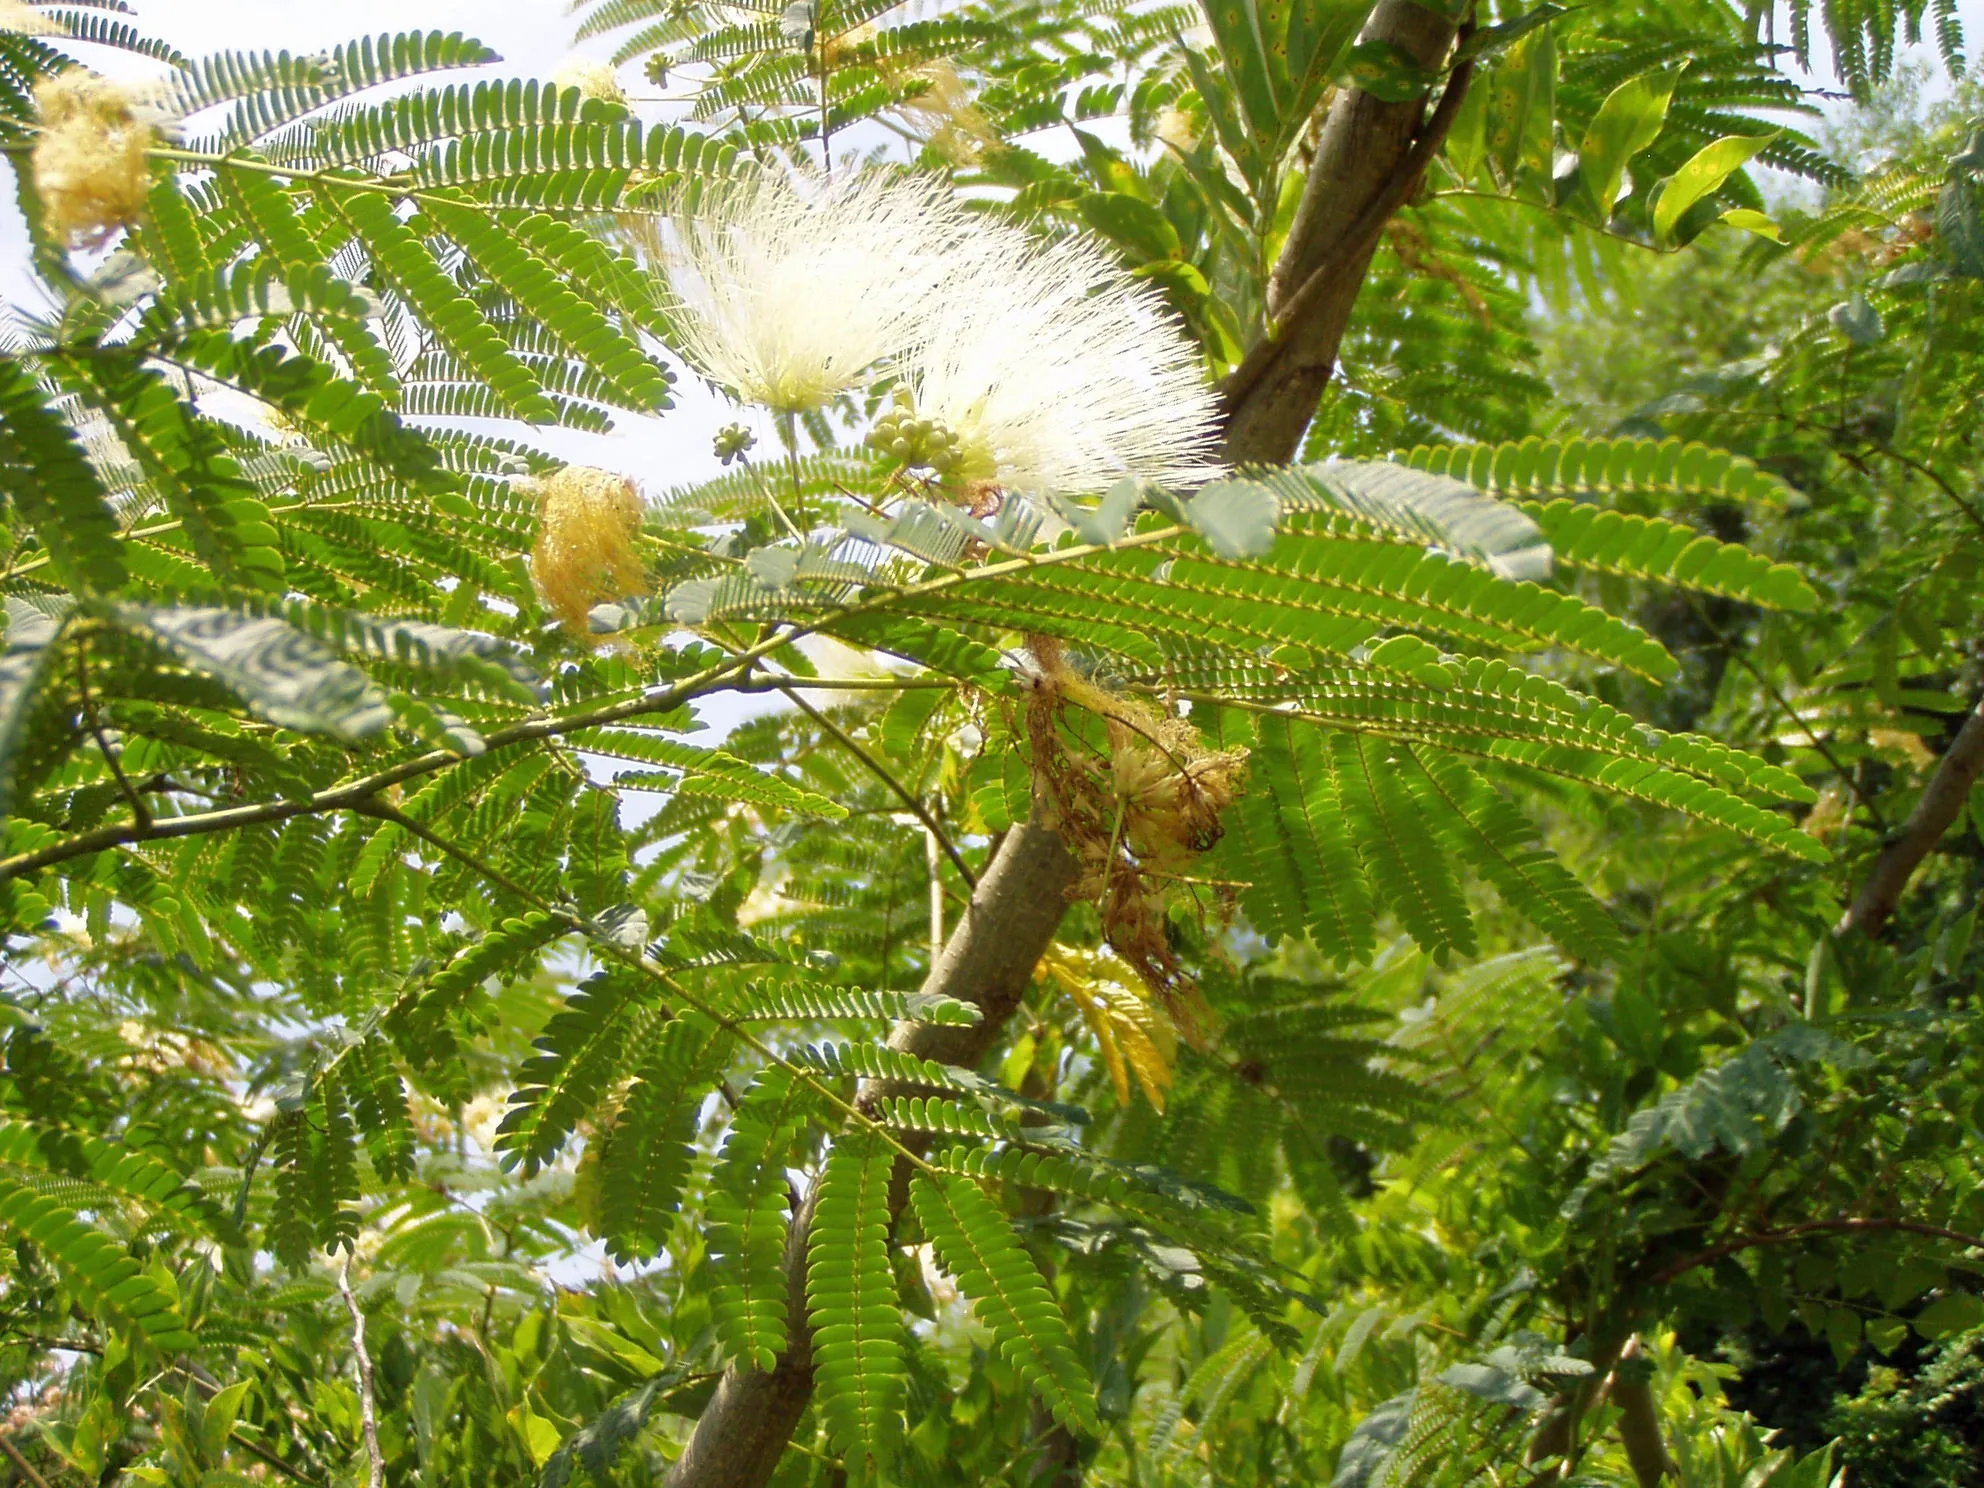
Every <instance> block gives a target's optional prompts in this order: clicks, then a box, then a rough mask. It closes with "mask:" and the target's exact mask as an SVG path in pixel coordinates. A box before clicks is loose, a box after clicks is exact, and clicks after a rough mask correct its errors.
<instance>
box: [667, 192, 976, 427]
mask: <svg viewBox="0 0 1984 1488" xmlns="http://www.w3.org/2000/svg"><path fill="white" fill-rule="evenodd" d="M969 228H970V223H969V220H968V219H967V218H966V217H965V215H964V214H963V213H962V212H961V211H960V210H959V209H958V207H957V206H956V205H955V204H954V203H953V202H952V201H951V200H950V199H949V198H948V197H946V196H943V195H942V194H940V193H939V191H938V190H937V189H936V188H934V187H933V186H930V185H927V184H924V183H919V182H915V181H911V180H907V179H904V178H901V177H897V176H892V175H886V174H883V173H881V172H874V171H862V172H849V173H847V174H845V175H842V176H838V177H835V178H834V179H833V180H831V181H824V180H821V179H819V178H817V177H812V176H802V177H798V178H793V177H788V176H783V175H779V174H776V173H774V172H770V171H765V172H760V173H757V174H754V175H751V176H748V177H746V178H744V179H742V180H740V181H737V182H735V183H732V184H729V185H726V186H721V187H718V188H716V189H715V190H713V191H711V192H709V193H707V194H706V195H705V196H704V197H703V199H702V201H701V202H700V203H699V204H698V207H697V209H696V210H695V212H694V213H693V214H685V215H683V216H680V217H678V218H677V219H676V220H675V221H674V222H673V223H672V224H671V225H670V227H669V229H668V231H667V232H666V233H665V234H664V235H663V243H662V246H661V257H662V260H663V267H664V268H665V271H666V273H667V277H668V283H669V288H670V290H671V291H672V298H673V301H674V303H673V306H672V308H673V312H674V317H675V323H676V328H677V332H678V334H679V335H680V338H681V342H682V350H683V352H684V353H685V355H686V356H687V357H688V359H689V361H690V362H691V363H692V364H693V365H694V366H695V368H696V370H697V371H699V372H701V373H702V374H703V375H704V376H705V377H707V378H709V379H710V381H712V382H714V383H716V384H718V385H719V386H721V387H723V388H725V389H727V390H728V391H729V392H731V393H732V394H733V395H734V396H736V397H737V398H739V399H740V400H742V401H744V402H746V403H759V404H762V405H764V406H765V407H767V408H771V409H774V410H777V411H779V412H782V413H795V412H803V411H804V410H806V409H810V408H818V407H819V406H820V405H821V404H823V403H825V402H827V401H828V400H829V399H831V398H833V397H835V396H836V395H837V394H839V393H843V392H845V391H847V390H848V389H849V388H853V387H857V386H859V385H861V384H862V383H863V382H865V381H868V380H870V379H871V378H872V376H873V372H874V368H875V365H876V364H877V363H878V362H880V361H881V360H882V359H883V358H886V357H890V356H895V355H899V354H901V353H902V352H903V350H904V349H905V348H906V347H908V346H910V345H913V344H914V343H915V342H916V341H917V340H918V339H919V338H920V337H921V336H922V335H923V333H924V327H925V325H926V324H927V322H928V320H929V317H930V311H931V308H932V305H933V302H934V300H935V299H936V297H937V296H938V294H939V292H940V291H941V289H942V286H943V283H944V280H945V277H946V274H947V272H948V269H947V261H948V260H949V259H950V258H951V257H952V256H953V255H954V253H955V251H956V249H957V247H958V245H959V243H960V242H961V240H962V239H963V236H964V234H965V233H966V232H967V231H968V230H969Z"/></svg>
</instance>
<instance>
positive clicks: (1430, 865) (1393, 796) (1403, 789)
mask: <svg viewBox="0 0 1984 1488" xmlns="http://www.w3.org/2000/svg"><path fill="white" fill-rule="evenodd" d="M1330 750H1331V752H1330V768H1331V771H1332V774H1333V775H1334V778H1335V781H1336V788H1337V798H1338V800H1339V801H1340V802H1341V803H1342V806H1343V812H1344V816H1345V817H1346V819H1347V820H1348V821H1349V823H1350V825H1351V830H1352V832H1353V834H1354V835H1355V838H1356V842H1357V848H1358V852H1359V853H1360V854H1361V855H1362V857H1363V860H1364V870H1365V872H1366V873H1367V874H1369V876H1370V879H1371V886H1372V888H1374V889H1375V890H1376V891H1377V893H1378V894H1379V896H1380V897H1381V898H1383V900H1384V901H1385V902H1386V904H1388V905H1389V906H1390V907H1391V909H1392V910H1393V912H1394V913H1396V914H1397V915H1398V917H1399V922H1400V923H1401V924H1403V925H1404V926H1405V928H1406V931H1407V933H1408V934H1410V935H1411V936H1412V938H1413V939H1414V940H1416V941H1417V942H1419V944H1420V945H1421V946H1423V947H1424V948H1425V949H1426V950H1427V951H1428V952H1430V953H1431V954H1433V955H1434V956H1436V957H1438V958H1439V959H1440V960H1441V961H1442V962H1444V961H1445V959H1446V957H1447V956H1448V955H1449V954H1450V953H1452V952H1454V951H1458V952H1460V954H1461V955H1463V956H1471V955H1473V954H1474V923H1473V919H1472V917H1471V916H1470V915H1469V914H1468V910H1467V900H1466V897H1465V896H1464V895H1463V894H1462V892H1461V887H1460V883H1459V880H1458V879H1457V878H1456V877H1455V876H1454V871H1453V867H1452V865H1451V864H1450V863H1448V861H1447V858H1446V855H1445V853H1443V852H1442V851H1441V846H1440V842H1439V839H1438V838H1437V837H1436V836H1435V835H1434V833H1433V830H1432V826H1431V824H1430V823H1429V822H1428V821H1427V820H1426V819H1425V816H1424V814H1423V813H1422V812H1421V810H1420V807H1419V803H1418V801H1417V799H1416V798H1415V797H1414V796H1413V794H1412V791H1411V790H1410V789H1409V787H1408V786H1407V784H1406V781H1405V778H1404V776H1405V772H1406V771H1408V770H1410V769H1411V762H1410V761H1411V756H1410V755H1409V753H1408V752H1407V751H1406V750H1405V749H1404V748H1403V747H1392V746H1387V745H1386V744H1384V743H1383V742H1382V741H1379V740H1376V739H1370V738H1365V737H1360V736H1356V735H1345V734H1335V735H1332V736H1331V737H1330Z"/></svg>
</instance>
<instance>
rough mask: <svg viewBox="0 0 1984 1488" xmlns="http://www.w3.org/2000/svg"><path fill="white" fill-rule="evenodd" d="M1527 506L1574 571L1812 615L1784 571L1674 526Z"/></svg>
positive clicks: (1801, 585) (1584, 508)
mask: <svg viewBox="0 0 1984 1488" xmlns="http://www.w3.org/2000/svg"><path fill="white" fill-rule="evenodd" d="M1526 505H1527V506H1528V507H1529V508H1530V510H1532V511H1533V512H1534V513H1535V515H1536V518H1537V520H1538V521H1539V522H1541V523H1542V525H1543V528H1544V530H1545V531H1546V532H1548V533H1549V534H1550V540H1551V544H1552V546H1553V547H1554V548H1555V549H1556V552H1557V555H1558V557H1559V558H1560V559H1561V560H1562V561H1563V562H1564V563H1566V564H1568V565H1570V566H1571V567H1573V568H1588V569H1592V570H1595V571H1597V572H1601V573H1616V574H1623V575H1625V576H1627V577H1629V578H1636V579H1653V580H1655V581H1657V582H1661V583H1668V584H1674V585H1677V586H1679V587H1681V588H1686V589H1698V590H1701V591H1703V592H1704V593H1708V594H1721V595H1726V596H1727V597H1729V598H1731V599H1741V600H1746V601H1748V602H1749V603H1751V604H1760V605H1765V606H1767V607H1769V608H1771V609H1777V610H1792V611H1797V612H1801V613H1802V612H1809V611H1811V610H1815V609H1817V608H1818V605H1819V596H1818V593H1817V591H1816V590H1814V589H1813V588H1812V585H1811V583H1810V582H1809V581H1808V580H1807V579H1806V578H1805V576H1804V575H1803V574H1801V573H1800V572H1798V570H1797V569H1795V568H1793V567H1792V566H1791V565H1790V564H1788V563H1772V562H1771V561H1770V560H1769V559H1768V558H1765V557H1763V556H1762V555H1761V554H1758V553H1753V552H1751V551H1750V550H1749V549H1748V548H1745V547H1742V546H1740V545H1738V544H1736V543H1725V542H1718V541H1717V540H1716V539H1714V538H1712V537H1707V536H1704V535H1703V534H1702V533H1699V532H1697V531H1696V530H1695V529H1694V528H1692V527H1686V526H1683V525H1682V524H1681V523H1679V522H1670V521H1667V520H1665V519H1663V518H1660V517H1643V516H1635V515H1632V514H1629V513H1626V512H1619V511H1607V510H1605V509H1604V508H1602V507H1598V506H1593V505H1591V504H1589V503H1584V502H1576V501H1571V500H1568V499H1563V498H1560V499H1558V500H1556V501H1552V502H1550V503H1549V504H1548V505H1539V504H1536V503H1526Z"/></svg>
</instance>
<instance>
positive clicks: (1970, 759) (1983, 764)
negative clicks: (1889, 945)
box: [1834, 703, 1984, 940]
mask: <svg viewBox="0 0 1984 1488" xmlns="http://www.w3.org/2000/svg"><path fill="white" fill-rule="evenodd" d="M1980 773H1984V703H1979V704H1978V705H1977V707H1976V709H1975V710H1974V711H1973V712H1972V713H1971V715H1970V716H1969V717H1968V718H1966V719H1964V721H1963V727H1962V728H1961V729H1960V730H1958V732H1957V736H1956V740H1955V742H1954V743H1952V744H1951V745H1950V747H1949V751H1948V753H1946V754H1945V755H1944V756H1943V758H1942V760H1941V762H1940V763H1939V764H1937V766H1936V773H1935V774H1934V775H1931V776H1930V777H1929V784H1928V785H1927V786H1926V787H1924V789H1923V791H1922V799H1921V800H1919V801H1917V802H1916V803H1915V809H1914V810H1913V811H1912V812H1910V813H1909V816H1908V820H1907V821H1905V822H1903V823H1902V824H1901V830H1900V831H1898V832H1896V833H1895V834H1894V836H1892V837H1890V838H1889V839H1888V840H1887V842H1886V843H1885V844H1884V845H1883V846H1882V848H1881V853H1880V856H1879V857H1877V858H1875V859H1874V866H1873V868H1872V870H1870V871H1869V872H1868V874H1867V881H1866V882H1865V883H1863V884H1862V885H1861V886H1860V892H1859V893H1858V894H1856V895H1854V896H1853V905H1852V907H1851V908H1850V909H1848V910H1847V911H1846V913H1845V914H1844V915H1843V916H1842V917H1841V918H1840V921H1839V925H1838V927H1837V928H1836V930H1835V931H1834V933H1835V934H1837V935H1846V934H1848V933H1850V932H1852V931H1855V930H1857V931H1859V932H1860V933H1861V934H1862V935H1865V936H1866V937H1867V938H1868V939H1870V940H1871V939H1874V938H1875V937H1877V936H1879V935H1880V933H1881V931H1882V930H1883V929H1884V928H1885V927H1886V925H1887V922H1888V917H1889V916H1890V915H1892V914H1893V913H1894V911H1895V906H1896V905H1898V904H1900V903H1901V895H1902V891H1903V890H1905V889H1906V888H1907V887H1908V881H1909V879H1911V878H1913V877H1914V876H1915V870H1916V869H1917V868H1919V867H1921V866H1922V860H1923V859H1924V858H1926V857H1928V856H1929V854H1930V853H1931V852H1933V851H1934V850H1935V846H1936V844H1937V843H1938V842H1941V841H1942V840H1943V833H1945V832H1947V831H1948V830H1949V829H1950V823H1951V822H1953V821H1955V820H1956V817H1957V813H1958V812H1959V811H1961V810H1963V803H1964V802H1965V801H1967V800H1969V799H1970V788H1971V786H1973V785H1975V784H1976V783H1977V777H1978V775H1979V774H1980Z"/></svg>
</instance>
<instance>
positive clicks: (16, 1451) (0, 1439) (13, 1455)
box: [0, 1435, 48, 1488]
mask: <svg viewBox="0 0 1984 1488" xmlns="http://www.w3.org/2000/svg"><path fill="white" fill-rule="evenodd" d="M0 1452H5V1453H6V1454H7V1460H8V1461H9V1462H11V1463H13V1464H14V1470H15V1471H16V1472H18V1473H20V1475H21V1476H22V1477H24V1478H26V1479H27V1480H28V1482H30V1483H32V1484H33V1485H34V1488H48V1479H46V1478H44V1477H43V1476H42V1475H41V1474H40V1473H38V1472H36V1471H35V1470H34V1464H33V1463H32V1462H29V1461H28V1460H27V1458H25V1457H23V1456H22V1455H21V1452H20V1448H18V1447H16V1446H15V1445H14V1442H13V1438H12V1436H11V1435H0Z"/></svg>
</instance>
